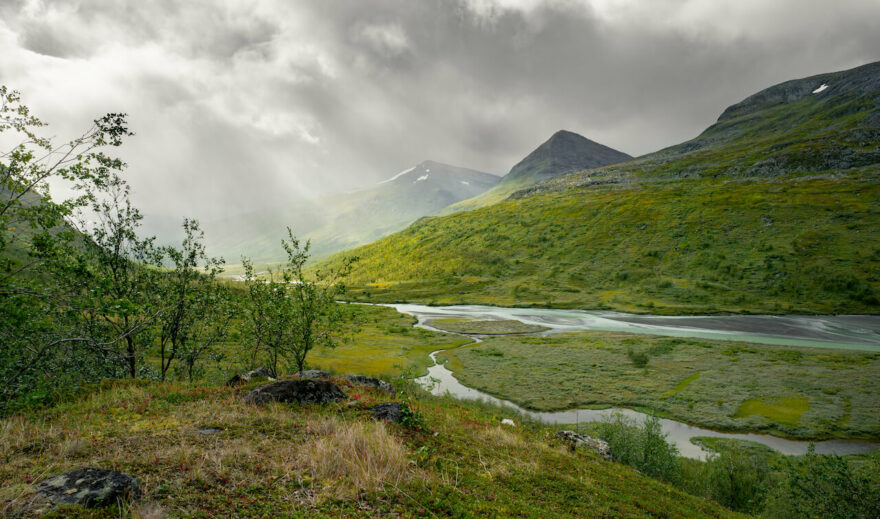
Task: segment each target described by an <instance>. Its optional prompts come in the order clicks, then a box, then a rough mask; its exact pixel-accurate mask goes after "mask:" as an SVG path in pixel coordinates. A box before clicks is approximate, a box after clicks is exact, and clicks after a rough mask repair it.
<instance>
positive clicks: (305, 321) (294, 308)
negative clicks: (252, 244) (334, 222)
mask: <svg viewBox="0 0 880 519" xmlns="http://www.w3.org/2000/svg"><path fill="white" fill-rule="evenodd" d="M287 235H288V240H282V241H281V244H282V246H283V247H284V250H285V251H286V252H287V257H288V259H287V264H286V265H285V266H284V267H282V268H281V269H280V270H278V271H275V272H273V271H270V272H269V276H268V279H265V280H264V279H259V278H258V277H257V275H256V274H255V272H254V267H253V264H252V263H251V261H250V260H249V259H247V258H242V264H243V265H244V267H245V284H246V286H247V293H248V299H247V304H246V313H247V328H246V334H247V336H248V337H249V338H250V339H251V340H252V341H253V343H252V345H251V346H250V348H249V352H248V355H249V357H250V367H255V366H256V365H257V360H258V359H259V358H265V359H266V360H267V362H268V364H269V367H270V369H271V370H272V372H273V373H275V374H278V373H279V367H280V365H281V364H280V362H282V361H284V362H285V363H286V364H287V365H289V366H292V367H294V368H295V369H296V370H297V371H298V372H299V371H303V370H304V369H305V366H306V364H305V362H306V355H308V353H309V351H311V350H312V348H314V347H315V346H326V347H333V346H335V345H336V342H337V341H338V340H339V338H340V337H339V336H340V330H339V325H340V324H342V323H344V322H345V321H346V318H347V317H348V313H347V312H346V311H345V309H344V307H343V305H340V304H339V303H337V300H338V299H340V298H341V297H342V296H343V295H344V294H345V285H344V283H343V279H344V278H345V277H346V276H347V275H348V273H349V272H350V271H351V265H352V263H353V262H354V261H356V259H355V258H349V259H347V260H345V261H343V262H342V264H341V266H340V267H339V268H336V269H331V270H329V271H318V272H316V273H315V275H314V277H309V276H307V275H306V274H305V271H304V267H305V264H306V262H307V261H308V259H309V247H310V244H309V242H306V243H305V244H303V245H301V244H300V241H299V240H298V239H297V238H296V237H295V236H294V235H293V231H291V229H290V228H288V229H287Z"/></svg>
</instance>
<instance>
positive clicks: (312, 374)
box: [296, 369, 330, 378]
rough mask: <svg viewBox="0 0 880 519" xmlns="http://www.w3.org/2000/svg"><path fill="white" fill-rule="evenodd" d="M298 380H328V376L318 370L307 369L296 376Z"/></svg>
mask: <svg viewBox="0 0 880 519" xmlns="http://www.w3.org/2000/svg"><path fill="white" fill-rule="evenodd" d="M296 376H297V377H298V378H330V374H329V373H327V372H326V371H321V370H320V369H307V370H305V371H300V372H299V373H297V374H296Z"/></svg>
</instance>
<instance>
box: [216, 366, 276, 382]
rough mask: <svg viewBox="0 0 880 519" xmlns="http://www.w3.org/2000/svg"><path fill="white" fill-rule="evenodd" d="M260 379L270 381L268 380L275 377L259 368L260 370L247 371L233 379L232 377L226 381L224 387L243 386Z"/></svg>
mask: <svg viewBox="0 0 880 519" xmlns="http://www.w3.org/2000/svg"><path fill="white" fill-rule="evenodd" d="M260 378H264V379H270V378H275V375H273V374H272V372H271V371H269V369H268V368H263V367H260V368H257V369H254V370H251V371H248V372H247V373H239V374H238V375H235V376H234V377H232V378H230V379H229V380H227V381H226V385H227V386H235V385H238V384H244V383H247V382H250V381H252V380H257V379H260Z"/></svg>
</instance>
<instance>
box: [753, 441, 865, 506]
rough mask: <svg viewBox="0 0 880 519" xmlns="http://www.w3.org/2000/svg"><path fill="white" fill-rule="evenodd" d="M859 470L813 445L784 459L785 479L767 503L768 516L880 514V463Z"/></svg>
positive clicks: (844, 460)
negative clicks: (862, 471) (822, 452)
mask: <svg viewBox="0 0 880 519" xmlns="http://www.w3.org/2000/svg"><path fill="white" fill-rule="evenodd" d="M873 464H874V467H873V470H872V471H871V472H870V473H858V472H856V471H855V470H853V468H852V466H851V464H850V463H849V462H847V460H846V459H844V458H842V457H840V456H822V455H818V454H816V453H815V448H814V447H813V446H812V445H811V446H810V449H809V451H808V452H807V454H806V455H805V456H802V457H798V458H791V459H788V460H786V461H785V463H784V470H785V473H786V476H787V479H786V481H785V482H784V483H783V485H781V486H780V488H779V490H778V492H777V493H776V494H775V495H774V497H773V499H772V500H771V501H770V503H769V504H768V510H767V512H768V515H767V516H768V517H774V518H800V517H822V518H828V519H848V518H852V517H861V518H866V519H870V518H877V517H880V478H878V474H880V472H878V470H877V469H880V463H878V462H877V460H876V459H874V463H873Z"/></svg>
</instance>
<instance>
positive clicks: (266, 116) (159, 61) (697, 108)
mask: <svg viewBox="0 0 880 519" xmlns="http://www.w3.org/2000/svg"><path fill="white" fill-rule="evenodd" d="M878 19H880V4H878V3H877V2H876V1H873V0H864V1H857V0H841V1H837V2H827V1H816V0H780V1H777V2H766V1H757V0H739V1H697V0H655V1H651V2H646V1H641V2H639V1H635V0H592V1H588V0H419V1H418V2H414V1H411V0H371V1H364V0H345V1H343V0H313V1H308V2H284V1H282V0H277V1H270V0H265V1H259V2H240V1H233V0H226V1H222V2H221V1H215V0H188V1H187V2H178V1H174V0H161V1H160V0H157V1H151V2H143V1H139V0H73V1H71V0H57V1H56V0H12V1H11V2H10V1H8V0H7V1H6V2H3V3H2V5H0V48H2V49H3V51H2V52H0V82H2V83H3V84H6V85H8V86H10V87H12V88H16V89H18V90H21V91H22V93H23V95H24V97H25V100H26V101H27V102H28V104H29V105H31V106H32V107H33V108H34V109H35V110H36V112H37V113H38V114H39V115H40V116H41V117H42V118H43V119H45V120H47V121H48V122H50V123H51V124H52V131H53V133H54V134H56V135H58V136H59V137H65V136H68V135H71V134H72V133H74V132H75V131H77V130H80V129H82V128H83V127H84V126H85V125H86V124H87V123H88V122H89V121H90V120H91V119H93V118H95V117H97V116H98V115H100V114H102V113H104V112H108V111H124V112H127V113H129V114H130V117H131V123H132V126H133V129H134V130H135V132H136V133H137V136H136V137H134V138H133V139H132V140H131V141H130V143H129V144H127V145H126V146H125V148H124V150H123V153H124V157H125V159H126V160H127V161H128V162H129V164H130V172H131V182H132V184H133V187H134V189H135V195H136V201H137V202H138V203H139V205H140V206H141V207H143V209H144V210H145V212H146V213H148V214H149V215H151V216H152V217H154V219H155V221H159V220H161V218H162V217H173V218H174V219H177V218H178V217H179V216H182V215H193V216H197V217H201V218H203V219H213V218H219V217H222V216H225V215H230V214H236V213H243V212H247V211H251V210H254V209H257V208H260V207H266V206H272V205H276V204H285V203H296V200H298V199H302V198H309V197H312V196H315V195H318V194H322V193H327V192H332V191H339V190H350V189H353V188H357V187H362V186H365V185H369V184H372V183H375V182H378V181H380V180H382V179H384V178H386V177H388V176H391V175H392V174H394V173H395V172H397V171H399V170H402V169H405V168H407V167H409V166H410V165H412V164H415V163H417V162H419V161H421V160H423V159H433V160H438V161H442V162H447V163H451V164H456V165H461V166H466V167H471V168H475V169H482V170H484V171H489V172H493V173H498V174H503V173H506V172H507V170H508V169H509V168H510V166H512V165H513V164H514V163H515V162H516V161H517V160H518V159H519V158H521V157H522V156H524V155H525V154H526V153H528V152H529V151H530V150H531V149H532V148H534V147H535V146H536V145H537V144H539V143H540V142H541V141H543V140H544V139H546V138H547V137H548V136H549V135H550V134H551V133H553V132H554V131H555V130H558V129H560V128H565V129H568V130H572V131H576V132H578V133H581V134H583V135H585V136H586V137H588V138H591V139H593V140H596V141H598V142H601V143H603V144H606V145H609V146H612V147H614V148H617V149H620V150H621V151H625V152H627V153H630V154H633V155H638V154H643V153H647V152H650V151H654V150H656V149H659V148H662V147H664V146H668V145H671V144H675V143H677V142H680V141H682V140H685V139H687V138H690V137H693V136H694V135H696V134H697V133H699V132H700V131H701V130H702V129H703V128H705V127H706V126H708V125H709V124H711V123H712V122H713V121H714V120H715V118H716V117H717V116H718V114H720V112H721V111H722V110H723V108H724V107H726V106H727V105H730V104H732V103H734V102H737V101H739V100H741V99H742V98H744V97H746V96H747V95H749V94H751V93H753V92H755V91H757V90H759V89H761V88H764V87H766V86H770V85H771V84H774V83H777V82H780V81H783V80H786V79H791V78H795V77H802V76H806V75H810V74H816V73H821V72H827V71H831V70H841V69H845V68H849V67H853V66H856V65H860V64H862V63H866V62H869V61H874V60H877V59H880V55H878V54H877V53H878V50H880V33H878V32H877V31H876V27H874V26H872V25H873V24H872V21H875V20H878Z"/></svg>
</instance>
